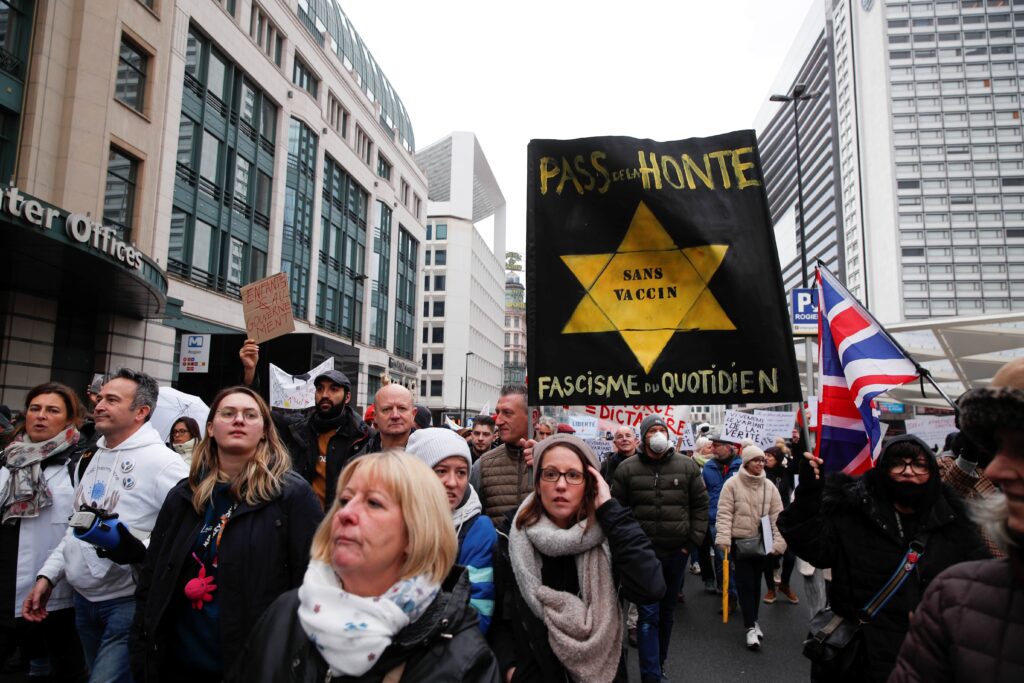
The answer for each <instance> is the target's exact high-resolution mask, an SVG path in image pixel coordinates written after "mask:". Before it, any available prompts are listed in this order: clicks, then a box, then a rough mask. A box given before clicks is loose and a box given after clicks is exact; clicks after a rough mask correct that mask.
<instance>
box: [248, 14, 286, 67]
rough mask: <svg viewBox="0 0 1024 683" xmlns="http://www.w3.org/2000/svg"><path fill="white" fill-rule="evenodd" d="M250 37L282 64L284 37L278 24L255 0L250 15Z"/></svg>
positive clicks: (270, 58) (273, 59) (268, 55)
mask: <svg viewBox="0 0 1024 683" xmlns="http://www.w3.org/2000/svg"><path fill="white" fill-rule="evenodd" d="M249 37H251V38H252V39H253V40H254V41H256V44H257V45H259V46H260V50H262V51H263V54H265V55H266V56H267V58H268V59H269V60H270V61H272V62H273V63H274V64H276V65H277V66H281V55H282V53H283V52H284V37H283V36H282V35H281V31H280V30H278V28H277V26H276V25H275V24H274V22H272V21H271V20H270V19H269V17H267V14H266V12H264V11H263V8H262V7H260V6H259V5H258V4H256V3H255V2H254V3H253V4H252V14H251V15H250V16H249Z"/></svg>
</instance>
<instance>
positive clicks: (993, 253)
mask: <svg viewBox="0 0 1024 683" xmlns="http://www.w3.org/2000/svg"><path fill="white" fill-rule="evenodd" d="M830 18H831V21H832V24H833V32H834V36H835V38H834V41H835V42H834V44H835V54H836V90H837V93H838V101H837V118H838V133H839V145H840V154H839V163H840V176H841V194H842V206H843V229H844V236H845V237H846V240H845V254H844V256H845V259H846V279H847V282H848V284H849V286H850V288H851V290H853V291H855V292H858V293H859V296H861V298H862V300H863V301H865V302H866V303H867V304H868V305H869V306H870V308H871V310H872V312H873V313H875V314H876V315H877V316H878V317H879V319H880V320H881V321H882V322H893V321H897V320H903V319H906V320H913V319H924V318H942V317H953V316H975V315H982V314H985V315H988V314H1006V313H1009V312H1011V311H1021V310H1024V141H1022V135H1021V102H1020V98H1021V92H1022V89H1021V80H1020V78H1021V72H1024V3H1022V2H1021V1H1020V0H937V1H933V2H918V1H906V0H902V1H897V0H887V1H884V2H875V3H861V2H854V1H853V0H834V1H833V2H831V3H830Z"/></svg>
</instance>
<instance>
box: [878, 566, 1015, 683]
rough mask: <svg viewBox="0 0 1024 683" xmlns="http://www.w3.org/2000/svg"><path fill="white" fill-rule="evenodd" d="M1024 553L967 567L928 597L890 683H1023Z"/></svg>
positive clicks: (947, 576)
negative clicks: (974, 682)
mask: <svg viewBox="0 0 1024 683" xmlns="http://www.w3.org/2000/svg"><path fill="white" fill-rule="evenodd" d="M1022 646H1024V551H1018V552H1017V553H1016V554H1015V556H1011V557H1010V558H1003V559H999V560H985V561H982V562H965V563H963V564H958V565H956V566H955V567H951V568H949V569H947V570H946V571H944V572H942V573H941V574H939V576H938V577H937V578H936V579H935V581H933V582H932V585H931V586H929V587H928V590H927V591H925V594H924V597H923V598H922V599H921V604H920V605H919V606H918V608H917V611H915V612H914V617H913V619H912V620H911V625H910V632H909V633H908V634H907V638H906V640H904V641H903V648H902V649H901V650H900V657H899V660H898V661H897V662H896V670H895V671H894V672H893V674H892V676H891V677H890V678H889V683H945V682H946V681H949V682H950V683H953V681H964V682H967V681H970V682H973V681H984V682H985V683H1020V681H1024V647H1022Z"/></svg>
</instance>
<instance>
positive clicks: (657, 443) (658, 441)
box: [648, 432, 669, 454]
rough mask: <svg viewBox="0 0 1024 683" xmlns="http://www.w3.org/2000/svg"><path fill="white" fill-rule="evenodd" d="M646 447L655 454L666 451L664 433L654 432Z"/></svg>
mask: <svg viewBox="0 0 1024 683" xmlns="http://www.w3.org/2000/svg"><path fill="white" fill-rule="evenodd" d="M648 445H649V446H650V447H651V450H652V451H654V452H655V453H659V454H660V453H664V452H665V451H667V450H668V447H669V443H668V436H667V435H666V434H665V432H655V433H654V436H652V437H651V441H650V443H649V444H648Z"/></svg>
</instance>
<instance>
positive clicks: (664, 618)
mask: <svg viewBox="0 0 1024 683" xmlns="http://www.w3.org/2000/svg"><path fill="white" fill-rule="evenodd" d="M687 564H688V558H687V556H686V555H684V554H683V553H681V552H678V551H677V552H675V553H673V554H671V555H669V556H667V557H663V558H661V571H662V575H663V576H664V577H665V597H663V598H662V599H661V602H655V603H653V604H650V605H637V606H636V608H637V629H636V640H637V648H636V649H637V655H638V657H639V659H640V678H641V679H643V680H645V681H646V680H649V679H658V680H660V679H661V669H662V665H663V664H664V663H665V659H666V657H667V656H668V645H669V640H670V639H671V637H672V622H673V620H674V613H675V609H676V603H677V602H678V601H679V591H681V590H682V589H683V580H684V579H685V578H686V565H687Z"/></svg>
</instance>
